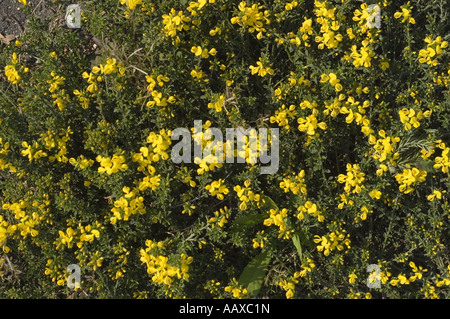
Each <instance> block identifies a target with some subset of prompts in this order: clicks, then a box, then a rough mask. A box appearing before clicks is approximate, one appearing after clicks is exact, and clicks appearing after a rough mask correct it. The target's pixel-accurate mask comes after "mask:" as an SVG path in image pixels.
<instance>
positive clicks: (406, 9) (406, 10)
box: [394, 1, 416, 24]
mask: <svg viewBox="0 0 450 319" xmlns="http://www.w3.org/2000/svg"><path fill="white" fill-rule="evenodd" d="M409 3H410V2H409V1H408V3H407V4H405V5H403V6H401V7H400V8H401V9H402V11H401V12H399V11H397V12H395V13H394V18H396V19H399V18H401V17H403V19H402V23H405V22H408V23H411V24H415V23H416V20H415V19H414V18H413V17H412V16H411V9H412V7H411V6H410V4H409Z"/></svg>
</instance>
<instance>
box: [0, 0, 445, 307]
mask: <svg viewBox="0 0 450 319" xmlns="http://www.w3.org/2000/svg"><path fill="white" fill-rule="evenodd" d="M20 2H22V3H23V4H24V5H23V8H22V9H23V10H25V12H26V13H27V14H28V15H29V16H30V23H29V25H28V28H27V31H26V33H25V34H24V35H23V36H22V37H20V38H19V39H18V40H17V41H16V42H15V43H14V42H13V43H11V44H10V45H8V46H4V47H3V48H2V52H0V66H1V69H2V73H1V75H0V91H1V95H0V121H1V122H0V123H1V125H0V149H1V150H0V169H1V171H0V179H1V184H0V190H1V197H0V199H1V206H0V251H1V253H0V297H3V298H31V297H33V298H40V297H43V298H58V297H59V298H61V297H63V298H113V297H114V298H182V297H188V298H249V297H266V296H267V297H269V298H448V297H449V296H450V289H449V285H450V258H449V248H448V247H449V239H450V219H449V218H450V215H449V212H450V207H449V203H448V196H449V194H448V188H449V187H450V178H449V167H450V154H449V152H450V136H449V133H448V131H449V127H450V94H449V85H450V54H449V48H448V40H449V34H448V31H449V22H448V21H450V12H449V8H448V5H447V3H446V1H444V0H429V1H420V0H416V1H413V0H411V1H408V2H406V1H388V0H384V1H378V2H375V1H367V3H364V2H361V1H338V0H323V1H318V0H316V1H312V0H310V1H306V0H305V1H301V0H299V1H296V0H294V1H291V2H287V1H281V0H279V1H266V0H261V1H259V2H258V1H256V0H255V1H243V2H240V3H239V2H236V1H232V0H198V1H187V0H180V1H167V0H166V1H163V0H156V1H150V0H103V1H93V0H92V1H91V0H86V1H81V7H82V27H81V29H68V28H66V27H65V21H64V20H63V19H61V17H63V16H64V14H65V8H66V6H67V5H69V4H70V3H71V1H59V0H56V1H53V7H54V16H50V17H48V18H46V19H44V20H39V19H37V18H34V17H33V9H32V8H31V7H30V5H29V4H27V3H26V1H24V0H22V1H20ZM374 4H376V6H373V5H374ZM378 14H379V22H380V25H377V23H376V22H377V19H378V17H377V15H378ZM196 120H201V121H202V124H203V129H204V131H203V132H198V131H195V132H194V129H193V128H194V121H196ZM212 127H215V128H219V129H220V130H222V131H223V132H225V129H226V128H236V127H242V128H255V129H257V128H279V130H280V136H279V167H278V171H277V172H276V173H275V174H261V173H260V168H261V166H263V164H261V163H260V162H258V163H256V164H255V163H234V164H231V163H215V162H208V161H206V160H205V159H203V160H202V161H199V162H194V161H193V162H192V163H174V161H173V160H172V156H171V150H172V148H173V146H174V145H175V143H176V141H175V140H172V139H171V136H172V133H173V131H174V130H175V129H176V128H188V129H189V130H191V131H192V132H193V133H195V135H194V137H195V141H196V143H198V144H199V145H200V144H202V145H203V147H207V146H208V143H211V142H207V141H205V140H203V142H202V134H203V135H204V134H205V132H207V131H208V128H212ZM272 142H273V141H272ZM193 143H194V142H193ZM247 145H248V140H247ZM269 147H270V145H269ZM234 155H237V154H234ZM247 155H248V154H247ZM247 161H248V157H247ZM71 264H77V265H79V266H80V267H81V284H80V287H79V288H77V289H71V288H69V287H68V286H67V284H66V281H67V278H68V276H69V273H68V272H67V267H68V265H71ZM369 265H371V266H370V267H369V270H370V269H372V272H368V271H367V269H368V266H369Z"/></svg>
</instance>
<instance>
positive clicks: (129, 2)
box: [119, 0, 142, 10]
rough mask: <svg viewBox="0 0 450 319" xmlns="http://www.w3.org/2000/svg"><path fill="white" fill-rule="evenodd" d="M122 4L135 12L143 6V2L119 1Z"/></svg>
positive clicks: (132, 0)
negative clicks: (140, 5)
mask: <svg viewBox="0 0 450 319" xmlns="http://www.w3.org/2000/svg"><path fill="white" fill-rule="evenodd" d="M119 1H120V4H126V5H127V6H128V8H129V9H130V10H134V9H135V8H136V6H137V5H138V4H142V0H119Z"/></svg>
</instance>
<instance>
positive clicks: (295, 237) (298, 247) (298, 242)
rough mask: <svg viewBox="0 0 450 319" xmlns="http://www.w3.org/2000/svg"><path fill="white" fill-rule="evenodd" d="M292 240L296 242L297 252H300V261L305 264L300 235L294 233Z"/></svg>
mask: <svg viewBox="0 0 450 319" xmlns="http://www.w3.org/2000/svg"><path fill="white" fill-rule="evenodd" d="M292 242H293V243H294V246H295V248H296V249H297V253H298V257H299V258H300V262H301V263H302V264H303V253H302V245H301V244H300V236H299V235H298V234H297V233H294V234H293V235H292Z"/></svg>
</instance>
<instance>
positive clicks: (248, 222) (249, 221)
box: [233, 213, 267, 227]
mask: <svg viewBox="0 0 450 319" xmlns="http://www.w3.org/2000/svg"><path fill="white" fill-rule="evenodd" d="M266 217H267V216H265V215H264V214H260V213H256V214H245V215H244V216H240V217H238V218H236V219H235V220H234V222H233V224H234V225H236V226H238V227H241V226H253V225H255V224H260V223H262V222H263V221H264V219H266Z"/></svg>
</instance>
